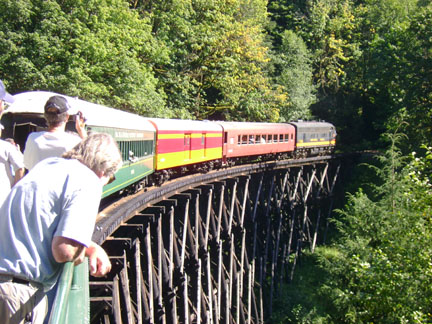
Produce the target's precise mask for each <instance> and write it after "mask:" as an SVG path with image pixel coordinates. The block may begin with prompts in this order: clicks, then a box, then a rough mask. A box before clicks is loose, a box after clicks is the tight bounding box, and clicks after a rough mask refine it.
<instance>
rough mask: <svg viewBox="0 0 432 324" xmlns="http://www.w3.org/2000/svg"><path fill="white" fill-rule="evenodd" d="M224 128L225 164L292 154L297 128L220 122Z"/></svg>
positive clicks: (275, 124) (278, 124)
mask: <svg viewBox="0 0 432 324" xmlns="http://www.w3.org/2000/svg"><path fill="white" fill-rule="evenodd" d="M218 124H219V125H221V126H222V128H223V134H224V139H223V150H222V155H223V159H224V162H227V161H229V160H235V159H237V158H243V157H249V156H251V157H257V156H265V155H268V154H270V155H278V154H284V153H288V154H289V153H291V152H293V151H294V149H295V127H294V126H293V125H290V124H283V123H248V122H218Z"/></svg>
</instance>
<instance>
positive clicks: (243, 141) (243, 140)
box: [242, 135, 248, 145]
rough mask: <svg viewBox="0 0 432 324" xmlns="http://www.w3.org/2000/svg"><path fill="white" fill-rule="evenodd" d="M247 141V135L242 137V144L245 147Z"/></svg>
mask: <svg viewBox="0 0 432 324" xmlns="http://www.w3.org/2000/svg"><path fill="white" fill-rule="evenodd" d="M247 139H248V137H247V135H242V144H243V145H246V144H247Z"/></svg>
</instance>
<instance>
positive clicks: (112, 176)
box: [107, 174, 116, 185]
mask: <svg viewBox="0 0 432 324" xmlns="http://www.w3.org/2000/svg"><path fill="white" fill-rule="evenodd" d="M115 179H116V177H115V175H114V174H112V175H110V177H109V180H108V182H107V185H109V184H110V183H113V182H114V181H115Z"/></svg>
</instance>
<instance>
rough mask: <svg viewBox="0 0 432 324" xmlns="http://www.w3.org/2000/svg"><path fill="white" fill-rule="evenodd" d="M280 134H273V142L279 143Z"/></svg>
mask: <svg viewBox="0 0 432 324" xmlns="http://www.w3.org/2000/svg"><path fill="white" fill-rule="evenodd" d="M277 139H278V136H277V135H276V134H274V135H273V143H277Z"/></svg>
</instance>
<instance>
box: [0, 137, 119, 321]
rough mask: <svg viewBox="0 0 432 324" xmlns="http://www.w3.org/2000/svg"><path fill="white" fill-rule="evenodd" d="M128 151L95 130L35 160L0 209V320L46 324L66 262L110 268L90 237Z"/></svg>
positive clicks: (99, 270) (93, 269) (94, 269)
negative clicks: (105, 189)
mask: <svg viewBox="0 0 432 324" xmlns="http://www.w3.org/2000/svg"><path fill="white" fill-rule="evenodd" d="M121 161H122V160H121V155H120V151H119V149H118V146H117V144H116V143H115V141H114V139H113V138H112V137H111V136H110V135H108V134H97V133H95V134H92V135H90V136H88V137H87V138H86V139H85V140H83V141H82V142H80V143H79V144H78V145H77V146H76V147H74V148H73V149H72V150H70V151H69V152H66V153H65V154H64V155H63V157H62V158H58V157H52V158H47V159H45V160H44V161H42V162H40V163H39V164H38V165H36V166H35V167H34V168H33V169H32V170H31V171H30V172H29V173H28V174H27V175H26V176H25V177H24V178H23V179H21V181H20V182H19V183H17V184H16V185H15V186H14V187H13V188H12V190H11V193H10V194H9V196H8V197H7V199H6V201H5V202H4V204H3V206H2V207H1V208H0V232H1V235H0V323H2V324H14V323H21V321H22V320H23V319H27V320H29V321H30V320H31V321H30V323H43V319H44V317H45V316H46V313H47V296H46V293H47V292H48V291H49V290H50V289H51V288H52V287H53V286H54V285H55V284H56V282H57V280H58V278H59V275H60V272H61V269H62V267H61V264H62V263H63V262H67V261H73V262H75V264H79V263H81V262H83V260H84V257H85V256H87V257H89V263H90V273H91V274H92V275H93V276H104V275H105V274H106V273H108V272H109V271H110V269H111V263H110V261H109V258H108V255H107V254H106V253H105V251H104V250H103V249H102V248H101V247H100V246H98V245H97V244H95V243H93V242H91V236H92V234H93V230H94V224H95V219H96V215H97V212H98V208H99V203H100V199H101V194H102V187H103V185H105V184H107V183H108V182H109V181H110V179H113V178H114V173H115V172H116V171H117V170H118V169H119V168H120V166H121V163H122V162H121Z"/></svg>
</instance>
